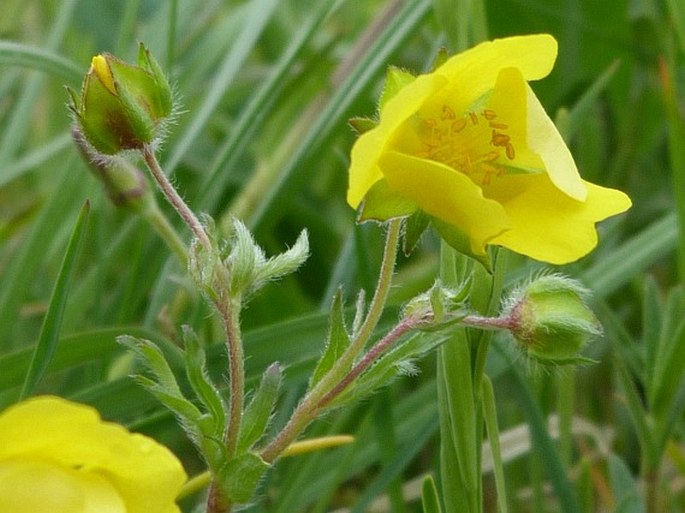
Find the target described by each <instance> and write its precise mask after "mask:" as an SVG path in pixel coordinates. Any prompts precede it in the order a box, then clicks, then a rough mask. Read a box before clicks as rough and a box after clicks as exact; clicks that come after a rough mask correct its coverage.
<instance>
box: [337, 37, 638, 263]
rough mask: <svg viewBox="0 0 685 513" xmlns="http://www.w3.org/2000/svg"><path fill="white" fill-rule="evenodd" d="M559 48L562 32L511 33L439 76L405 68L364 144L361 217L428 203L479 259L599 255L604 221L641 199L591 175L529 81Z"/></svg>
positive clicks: (355, 163)
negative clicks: (582, 171) (491, 249)
mask: <svg viewBox="0 0 685 513" xmlns="http://www.w3.org/2000/svg"><path fill="white" fill-rule="evenodd" d="M556 54H557V44H556V41H555V40H554V38H553V37H552V36H549V35H546V34H540V35H531V36H518V37H509V38H505V39H499V40H495V41H492V42H487V43H483V44H480V45H478V46H476V47H474V48H472V49H470V50H467V51H465V52H463V53H461V54H458V55H455V56H454V57H452V58H450V59H449V60H447V61H446V62H445V63H444V64H443V65H442V66H440V67H438V68H437V69H436V70H435V71H434V72H432V73H429V74H425V75H420V76H418V77H412V76H410V75H408V74H406V73H404V74H403V73H399V72H395V74H394V76H393V77H392V80H391V81H392V83H391V84H390V85H387V84H386V92H385V93H384V97H383V99H382V102H381V107H380V119H379V123H378V125H377V126H376V127H375V128H373V129H371V130H369V131H368V132H366V133H364V134H363V135H362V136H361V137H360V138H359V139H358V140H357V142H356V143H355V145H354V147H353V148H352V156H351V165H350V181H349V189H348V193H347V201H348V203H349V204H350V205H351V206H352V207H353V208H358V207H360V205H361V208H360V212H359V216H360V220H361V221H364V220H367V219H377V220H387V219H390V218H393V217H401V216H409V215H411V214H413V213H416V212H424V213H425V214H427V215H428V216H429V218H430V220H431V221H432V223H433V225H434V226H435V227H436V228H437V230H438V231H439V232H440V234H441V235H442V236H443V237H444V238H445V239H446V240H447V242H449V243H450V244H451V245H453V246H454V247H455V248H456V249H458V250H460V251H462V252H464V253H466V254H469V255H471V256H474V257H476V258H482V257H484V256H485V255H486V251H485V248H486V246H487V245H499V246H504V247H507V248H510V249H512V250H514V251H516V252H518V253H521V254H524V255H528V256H530V257H532V258H535V259H537V260H542V261H546V262H550V263H554V264H562V263H567V262H572V261H574V260H576V259H578V258H580V257H582V256H584V255H585V254H587V253H588V252H590V251H591V250H592V249H593V248H594V247H595V246H596V245H597V232H596V230H595V223H596V222H598V221H601V220H603V219H605V218H607V217H609V216H612V215H615V214H618V213H620V212H623V211H625V210H627V209H628V208H629V207H630V205H631V202H630V199H629V198H628V197H627V196H626V195H625V194H623V193H622V192H620V191H617V190H613V189H607V188H603V187H599V186H597V185H594V184H591V183H589V182H586V181H584V180H583V179H581V177H580V175H579V173H578V170H577V168H576V165H575V163H574V161H573V157H572V156H571V153H570V151H569V150H568V148H567V147H566V145H565V143H564V141H563V139H562V138H561V135H560V134H559V132H558V131H557V129H556V127H555V126H554V124H553V123H552V121H551V120H550V119H549V117H548V116H547V114H546V113H545V111H544V109H543V107H542V105H541V104H540V102H539V100H538V99H537V98H536V96H535V94H534V93H533V91H532V90H531V88H530V86H529V85H528V83H527V81H528V80H536V79H540V78H543V77H545V76H546V75H548V74H549V72H550V71H551V69H552V66H553V64H554V60H555V58H556ZM386 96H389V97H388V98H386Z"/></svg>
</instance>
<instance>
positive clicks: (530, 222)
mask: <svg viewBox="0 0 685 513" xmlns="http://www.w3.org/2000/svg"><path fill="white" fill-rule="evenodd" d="M583 183H584V185H585V186H586V187H587V190H588V195H587V199H586V201H584V202H581V201H577V200H574V199H572V198H570V197H569V196H567V195H566V194H564V193H563V192H561V191H560V190H559V189H558V188H557V187H556V186H555V185H554V184H553V183H552V182H551V181H550V179H549V177H547V176H546V175H511V176H505V177H503V178H502V179H501V180H497V181H495V184H494V187H493V190H492V192H493V194H495V195H496V197H497V199H498V200H499V201H501V203H502V205H503V207H504V209H505V210H506V212H507V215H508V218H509V221H510V223H511V229H510V230H508V231H506V232H503V233H502V234H500V235H498V236H496V237H495V238H493V239H492V240H491V241H490V243H491V244H496V245H500V246H504V247H507V248H509V249H512V250H513V251H516V252H517V253H521V254H523V255H527V256H529V257H532V258H534V259H536V260H541V261H543V262H549V263H551V264H566V263H569V262H573V261H575V260H577V259H579V258H581V257H582V256H585V255H586V254H587V253H589V252H590V251H592V249H593V248H594V247H595V246H596V245H597V230H596V228H595V223H597V222H598V221H601V220H603V219H606V218H607V217H610V216H613V215H616V214H619V213H621V212H624V211H626V210H627V209H628V208H630V205H631V201H630V199H629V198H628V196H626V195H625V194H623V193H622V192H620V191H617V190H614V189H607V188H604V187H600V186H597V185H594V184H591V183H589V182H583Z"/></svg>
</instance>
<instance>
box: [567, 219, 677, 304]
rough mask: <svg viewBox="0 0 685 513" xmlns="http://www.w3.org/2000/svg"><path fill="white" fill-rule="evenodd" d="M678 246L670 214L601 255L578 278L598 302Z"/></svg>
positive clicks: (674, 226)
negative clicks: (590, 290) (591, 291)
mask: <svg viewBox="0 0 685 513" xmlns="http://www.w3.org/2000/svg"><path fill="white" fill-rule="evenodd" d="M677 246H678V222H677V219H676V215H675V214H673V213H671V214H668V215H666V216H664V217H663V218H662V219H660V220H658V221H655V222H654V223H652V224H651V225H649V226H648V227H647V228H645V229H644V230H642V231H641V232H639V233H638V234H636V235H634V236H633V237H631V238H630V239H629V240H627V241H626V242H624V243H623V244H622V245H621V246H619V247H617V248H615V249H614V250H613V251H612V252H611V254H608V255H604V256H603V258H602V259H601V260H598V261H597V262H596V263H595V264H594V265H593V266H592V267H590V268H589V269H587V270H586V271H584V272H582V273H581V274H580V278H579V279H580V281H581V282H583V283H585V284H587V285H588V286H589V287H590V288H592V290H593V296H594V297H595V298H597V299H602V298H605V297H607V296H608V295H609V294H611V293H612V292H615V291H616V290H617V289H618V288H620V287H622V286H623V285H625V284H626V283H628V282H629V281H630V280H632V279H633V278H634V277H635V276H637V275H639V274H640V273H642V272H643V271H644V270H645V269H646V268H647V267H648V266H649V265H651V264H652V263H654V262H656V261H657V260H659V259H662V258H664V255H668V254H669V253H670V252H672V251H673V250H674V249H676V248H677Z"/></svg>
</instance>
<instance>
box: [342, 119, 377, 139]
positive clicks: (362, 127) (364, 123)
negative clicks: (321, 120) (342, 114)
mask: <svg viewBox="0 0 685 513" xmlns="http://www.w3.org/2000/svg"><path fill="white" fill-rule="evenodd" d="M347 124H348V125H349V126H350V127H351V128H352V130H354V132H355V133H356V134H357V135H362V134H363V133H366V132H368V131H369V130H373V129H374V128H376V127H377V126H378V121H376V120H375V119H371V118H364V117H354V118H350V119H348V120H347Z"/></svg>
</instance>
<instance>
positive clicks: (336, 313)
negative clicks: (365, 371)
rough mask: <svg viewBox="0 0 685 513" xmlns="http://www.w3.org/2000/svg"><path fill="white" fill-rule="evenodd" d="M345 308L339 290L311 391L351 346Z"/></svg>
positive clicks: (310, 384) (314, 373) (313, 374)
mask: <svg viewBox="0 0 685 513" xmlns="http://www.w3.org/2000/svg"><path fill="white" fill-rule="evenodd" d="M343 306H344V305H343V299H342V291H341V290H338V292H337V293H336V294H335V297H334V298H333V303H332V305H331V314H330V317H329V319H328V335H327V336H326V347H325V349H324V353H323V355H322V356H321V358H320V359H319V362H318V363H317V364H316V368H315V369H314V372H313V373H312V377H311V378H310V380H309V388H310V389H312V388H314V386H316V384H317V383H318V382H319V381H321V379H322V378H323V377H324V376H325V375H326V373H328V371H330V370H331V368H332V367H333V365H335V362H337V361H338V359H339V358H340V356H341V355H342V354H343V353H344V352H345V349H347V347H348V346H349V345H350V336H349V334H348V333H347V328H346V327H345V319H344V315H343ZM348 370H349V369H343V370H342V372H347V371H348Z"/></svg>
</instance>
